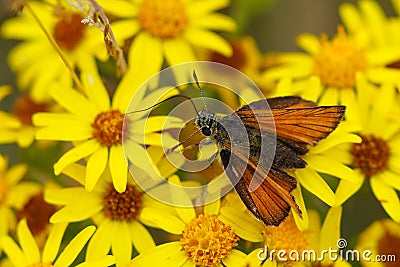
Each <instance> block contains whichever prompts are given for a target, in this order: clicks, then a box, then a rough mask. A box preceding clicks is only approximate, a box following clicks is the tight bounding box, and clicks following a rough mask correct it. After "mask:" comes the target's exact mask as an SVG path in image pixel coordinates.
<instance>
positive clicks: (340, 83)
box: [264, 26, 400, 109]
mask: <svg viewBox="0 0 400 267" xmlns="http://www.w3.org/2000/svg"><path fill="white" fill-rule="evenodd" d="M298 44H299V46H300V47H301V48H303V49H304V50H305V51H306V53H303V52H293V53H283V54H282V55H281V56H280V60H281V61H282V64H280V65H278V66H277V67H274V68H270V69H268V70H267V71H266V72H265V73H264V78H265V79H267V80H270V81H276V80H281V79H283V80H293V86H291V87H284V86H281V87H278V89H277V90H276V94H278V95H293V94H298V95H301V96H303V97H304V98H306V99H309V100H313V101H316V102H318V103H319V104H323V105H326V104H338V103H340V104H342V105H345V106H347V107H348V109H353V107H354V99H355V97H356V90H355V85H356V74H357V73H364V74H365V75H367V77H368V79H369V80H370V81H372V82H376V83H382V82H389V83H391V84H398V81H399V79H400V70H396V69H392V68H387V67H386V65H387V64H390V63H392V62H394V61H396V60H398V59H399V56H400V52H399V49H386V48H370V47H369V46H368V43H367V42H366V41H365V40H364V39H360V38H356V37H355V36H354V35H352V34H350V35H348V34H346V32H345V30H344V28H343V27H342V26H339V27H338V32H337V34H336V35H335V36H334V37H333V38H332V40H328V38H327V37H326V36H322V37H321V38H317V37H316V36H315V35H312V34H302V35H300V36H299V37H298Z"/></svg>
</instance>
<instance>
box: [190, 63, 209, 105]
mask: <svg viewBox="0 0 400 267" xmlns="http://www.w3.org/2000/svg"><path fill="white" fill-rule="evenodd" d="M193 78H194V81H195V82H196V85H197V88H199V91H200V96H201V100H202V101H203V105H204V108H205V110H206V111H207V113H208V108H207V105H206V100H205V98H204V93H203V89H201V87H200V83H199V80H198V79H197V74H196V70H193Z"/></svg>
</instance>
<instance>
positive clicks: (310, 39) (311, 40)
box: [296, 33, 321, 55]
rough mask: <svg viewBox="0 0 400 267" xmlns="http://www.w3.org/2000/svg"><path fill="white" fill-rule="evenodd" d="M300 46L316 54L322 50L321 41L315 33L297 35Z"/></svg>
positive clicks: (311, 53)
mask: <svg viewBox="0 0 400 267" xmlns="http://www.w3.org/2000/svg"><path fill="white" fill-rule="evenodd" d="M296 42H297V44H298V46H300V47H301V48H302V49H303V50H305V51H307V52H308V53H309V54H310V55H316V54H318V53H319V51H320V47H321V45H320V41H319V40H318V37H317V36H315V35H314V34H309V33H303V34H300V35H299V37H297V40H296Z"/></svg>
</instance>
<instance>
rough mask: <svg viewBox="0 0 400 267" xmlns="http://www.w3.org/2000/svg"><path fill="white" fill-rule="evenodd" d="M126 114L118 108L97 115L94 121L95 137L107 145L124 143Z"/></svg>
mask: <svg viewBox="0 0 400 267" xmlns="http://www.w3.org/2000/svg"><path fill="white" fill-rule="evenodd" d="M123 124H124V115H123V114H121V112H119V111H118V110H110V111H106V112H102V113H100V114H98V115H97V117H96V119H95V120H94V123H92V127H93V129H94V131H93V137H94V138H96V139H97V140H98V141H99V142H100V143H101V144H103V145H105V146H106V147H111V146H112V145H117V144H122V126H123Z"/></svg>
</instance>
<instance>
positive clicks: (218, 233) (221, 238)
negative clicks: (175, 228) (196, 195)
mask: <svg viewBox="0 0 400 267" xmlns="http://www.w3.org/2000/svg"><path fill="white" fill-rule="evenodd" d="M238 240H239V237H237V236H236V234H235V233H234V232H233V230H232V229H231V227H230V226H228V225H226V224H224V223H223V222H222V221H220V220H219V219H218V218H217V217H216V216H215V215H203V214H200V215H199V216H198V217H197V218H194V219H192V220H191V221H190V222H189V223H188V224H187V225H186V228H185V229H184V230H183V236H182V238H181V240H180V242H181V245H182V247H183V249H184V250H185V251H186V255H187V256H188V257H189V258H191V259H192V260H193V262H194V263H195V264H196V265H201V266H216V265H219V264H220V263H221V261H222V259H224V258H225V257H226V256H228V255H229V254H230V253H231V252H232V248H233V247H235V246H237V241H238Z"/></svg>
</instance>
